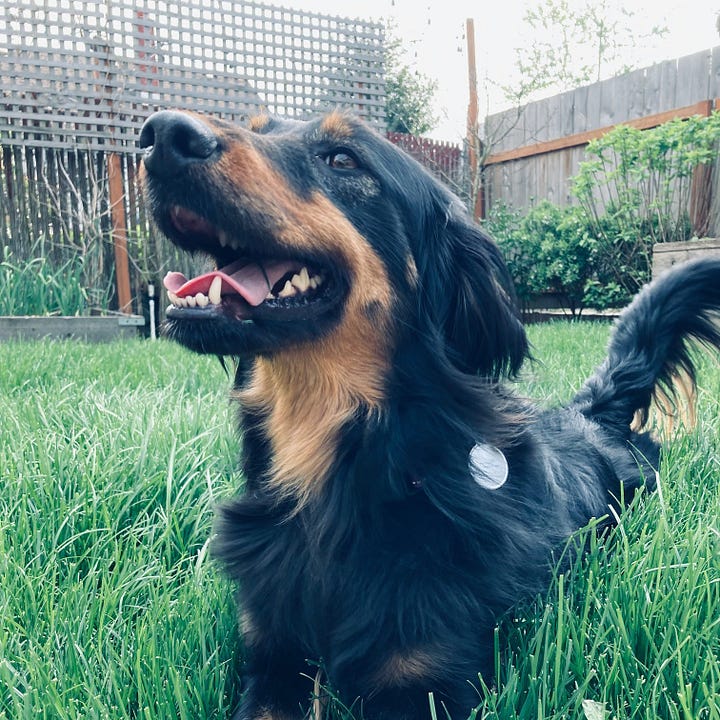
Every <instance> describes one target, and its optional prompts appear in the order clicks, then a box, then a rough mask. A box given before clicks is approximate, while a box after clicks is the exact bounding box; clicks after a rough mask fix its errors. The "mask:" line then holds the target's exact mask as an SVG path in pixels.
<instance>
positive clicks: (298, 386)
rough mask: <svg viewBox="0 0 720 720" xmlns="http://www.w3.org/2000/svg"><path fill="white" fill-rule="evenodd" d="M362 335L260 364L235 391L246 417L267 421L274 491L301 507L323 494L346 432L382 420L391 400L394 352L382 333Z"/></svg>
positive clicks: (347, 334)
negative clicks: (247, 413) (358, 423)
mask: <svg viewBox="0 0 720 720" xmlns="http://www.w3.org/2000/svg"><path fill="white" fill-rule="evenodd" d="M363 330H365V329H364V328H357V327H356V328H355V329H352V328H350V329H345V330H344V332H340V333H336V334H334V335H331V336H329V337H327V338H325V339H324V340H322V341H320V342H318V343H316V344H313V345H311V346H305V347H302V348H293V349H289V350H286V351H283V352H281V353H277V354H275V355H273V356H272V357H271V358H257V359H256V360H255V362H254V365H253V367H252V369H251V371H250V373H249V376H248V379H247V382H246V383H245V384H244V386H243V387H241V388H238V390H237V391H236V393H235V396H236V398H237V399H238V400H239V402H240V404H241V406H242V407H243V408H244V409H245V410H246V411H250V412H252V413H253V414H254V415H255V416H256V417H260V418H262V421H261V423H262V424H261V429H262V431H263V432H264V434H265V436H266V437H267V439H268V441H269V446H270V450H271V457H270V467H269V472H268V477H267V482H268V484H269V486H270V488H271V489H272V490H273V491H274V492H276V493H277V494H278V495H279V497H282V498H284V499H288V500H291V502H293V504H295V506H296V507H298V508H301V507H302V506H304V505H305V504H306V503H307V502H308V501H310V500H311V499H312V498H313V497H315V496H317V494H318V493H319V492H320V491H321V490H322V488H323V486H324V484H325V482H326V480H327V478H328V476H329V473H330V471H331V469H332V466H333V464H334V462H335V459H336V456H337V450H338V445H339V441H340V435H341V431H342V428H343V426H345V425H346V424H347V423H349V422H351V421H357V420H362V419H363V416H366V417H370V416H373V415H375V416H377V415H379V414H381V413H382V412H383V408H384V407H385V404H386V402H387V397H386V393H387V388H386V385H387V374H388V368H389V362H388V361H387V360H385V359H384V358H387V357H388V355H389V353H388V350H387V347H385V346H384V345H385V341H384V340H383V339H382V336H381V335H379V334H378V333H376V332H370V331H369V330H370V328H368V329H367V330H368V331H363ZM358 331H359V334H358Z"/></svg>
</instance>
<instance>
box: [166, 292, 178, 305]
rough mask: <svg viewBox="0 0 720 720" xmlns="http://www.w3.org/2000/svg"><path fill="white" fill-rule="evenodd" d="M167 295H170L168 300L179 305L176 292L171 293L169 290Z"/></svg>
mask: <svg viewBox="0 0 720 720" xmlns="http://www.w3.org/2000/svg"><path fill="white" fill-rule="evenodd" d="M167 295H168V300H169V301H170V302H171V303H172V304H173V305H177V301H178V296H177V295H176V294H175V293H174V292H170V291H169V290H168V294H167Z"/></svg>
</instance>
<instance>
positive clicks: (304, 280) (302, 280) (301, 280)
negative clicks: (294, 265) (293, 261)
mask: <svg viewBox="0 0 720 720" xmlns="http://www.w3.org/2000/svg"><path fill="white" fill-rule="evenodd" d="M292 284H293V285H294V286H295V287H296V288H297V289H298V290H300V292H306V291H307V289H308V288H309V287H310V276H309V275H308V271H307V268H303V269H302V270H301V271H300V274H299V275H293V279H292Z"/></svg>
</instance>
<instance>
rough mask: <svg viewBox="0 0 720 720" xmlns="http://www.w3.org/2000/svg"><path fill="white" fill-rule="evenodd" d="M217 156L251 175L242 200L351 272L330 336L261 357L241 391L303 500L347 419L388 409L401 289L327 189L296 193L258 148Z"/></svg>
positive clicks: (286, 235)
mask: <svg viewBox="0 0 720 720" xmlns="http://www.w3.org/2000/svg"><path fill="white" fill-rule="evenodd" d="M223 163H225V166H224V165H223ZM218 165H219V166H220V167H219V168H218V170H219V172H220V173H221V174H225V176H226V177H228V176H230V177H233V176H234V177H236V178H237V182H238V183H240V186H241V187H242V183H241V178H242V177H245V178H247V177H251V178H253V181H254V182H253V183H252V185H251V186H250V187H244V188H243V192H244V198H243V201H244V202H246V203H247V204H248V205H249V206H250V207H251V208H252V209H253V212H259V213H262V214H263V215H265V216H268V217H271V218H272V223H274V224H276V225H277V227H276V228H275V227H274V228H273V234H274V236H275V239H276V242H278V243H280V244H281V245H282V246H283V247H285V248H288V249H290V251H291V252H292V250H297V251H298V253H299V254H302V253H303V252H309V251H317V250H318V249H321V251H322V252H323V254H324V255H327V256H328V257H330V258H333V260H334V261H336V262H337V263H338V265H339V266H341V267H343V268H345V270H346V271H347V273H348V275H349V278H350V293H349V296H348V298H347V300H346V304H345V308H344V312H343V316H342V318H341V321H340V323H339V325H338V326H337V327H336V328H335V329H334V330H333V331H332V332H330V333H329V334H328V335H327V336H326V337H324V338H321V339H319V340H316V341H312V342H308V343H304V344H302V345H299V346H296V347H292V348H288V349H284V350H282V351H280V352H278V353H276V354H274V355H273V356H272V357H270V358H258V359H257V360H256V362H255V368H254V371H253V374H252V378H251V381H250V382H249V384H248V386H247V387H246V388H245V389H243V390H242V391H240V392H238V393H237V399H238V400H239V401H240V402H241V404H242V405H244V406H245V407H248V408H251V409H254V410H256V411H259V412H260V413H261V414H262V415H263V416H264V417H265V430H266V432H267V434H268V437H269V439H270V442H271V446H272V468H271V473H270V477H269V478H268V481H269V483H270V484H271V486H273V487H274V488H275V490H276V491H277V492H278V494H280V495H282V496H289V497H292V498H293V499H294V501H295V503H296V506H297V507H298V508H300V507H302V506H303V505H304V504H305V503H307V502H308V501H309V500H310V499H311V498H312V497H313V496H314V495H315V494H316V493H317V492H318V491H319V490H320V489H321V488H322V486H323V484H324V482H325V480H326V479H327V476H328V473H329V471H330V468H331V466H332V463H333V461H334V459H335V454H336V450H337V445H338V440H339V434H340V431H341V428H342V426H343V425H344V424H345V423H346V422H348V420H350V419H351V418H352V417H353V416H354V415H355V414H356V413H357V412H358V410H359V408H361V407H363V408H367V409H368V411H370V412H379V411H380V410H381V408H382V405H383V403H384V400H385V381H386V377H387V371H388V367H389V358H390V351H391V348H390V341H389V337H390V334H391V308H392V305H393V294H392V291H391V289H390V283H389V279H388V276H387V272H386V270H385V267H384V265H383V264H382V262H381V261H380V259H379V258H378V257H377V255H376V254H375V252H374V251H373V250H372V248H371V247H370V246H369V244H368V243H367V241H366V240H365V239H364V238H363V237H362V236H361V235H360V234H359V233H358V232H357V231H356V230H355V228H354V227H353V225H352V224H351V223H350V222H349V221H348V220H347V218H346V217H345V216H344V215H343V214H342V213H341V212H340V211H339V210H338V209H337V208H336V207H335V206H334V205H333V204H332V203H331V202H330V201H329V200H328V199H327V198H325V197H324V196H322V195H320V194H316V195H314V196H313V197H312V198H311V199H310V200H309V201H308V200H304V199H301V198H299V197H297V196H296V195H295V194H294V193H293V192H292V190H291V188H289V187H288V186H287V185H286V184H285V183H284V181H283V180H282V178H281V176H280V175H279V174H278V173H276V172H274V171H273V170H272V168H270V167H269V166H268V165H267V164H266V163H265V162H263V160H262V156H261V155H260V153H258V152H257V151H254V150H253V149H252V148H248V147H244V148H242V152H236V153H233V152H229V153H228V156H227V157H226V158H225V159H223V160H221V161H220V162H219V163H218ZM264 187H272V188H273V190H274V192H273V197H272V198H268V197H266V196H264V195H260V194H254V193H253V188H264Z"/></svg>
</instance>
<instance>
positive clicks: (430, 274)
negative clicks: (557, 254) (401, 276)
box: [416, 217, 528, 379]
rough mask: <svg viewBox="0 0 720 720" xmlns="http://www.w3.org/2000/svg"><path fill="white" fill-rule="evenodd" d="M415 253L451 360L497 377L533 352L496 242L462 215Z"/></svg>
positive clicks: (425, 301) (429, 312)
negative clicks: (428, 247)
mask: <svg viewBox="0 0 720 720" xmlns="http://www.w3.org/2000/svg"><path fill="white" fill-rule="evenodd" d="M435 232H436V233H437V235H436V237H433V238H429V240H430V241H431V242H432V243H434V244H436V248H435V250H434V251H433V252H426V253H419V257H418V258H416V262H417V264H418V273H419V276H420V281H421V283H422V291H421V292H420V302H421V305H423V307H421V312H422V313H424V314H425V315H426V316H429V317H430V318H431V322H432V321H434V323H435V326H436V328H437V329H438V330H439V331H440V333H441V334H442V336H443V338H444V342H445V348H446V353H447V356H448V358H449V359H450V361H451V362H452V363H453V364H454V365H455V366H456V367H457V368H458V369H459V370H461V371H463V372H466V373H473V374H475V373H479V374H480V375H484V376H487V377H489V378H492V379H497V378H499V377H500V376H502V375H514V374H516V373H517V372H518V370H519V369H520V366H521V365H522V362H523V360H524V358H525V357H526V356H527V354H528V341H527V336H526V334H525V329H524V327H523V325H522V322H521V320H520V314H519V310H518V307H517V304H516V302H515V292H514V289H513V286H512V280H511V279H510V275H509V273H508V270H507V267H506V265H505V262H504V260H503V258H502V256H501V254H500V251H499V250H498V248H497V246H496V245H495V243H494V242H493V241H492V240H491V239H490V238H489V237H488V236H487V235H485V234H484V233H483V232H482V231H481V230H480V228H478V227H477V226H475V225H473V224H471V223H470V221H469V220H466V219H465V218H463V217H458V218H449V219H448V221H447V223H446V224H445V226H444V227H442V228H440V229H436V230H435Z"/></svg>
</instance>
